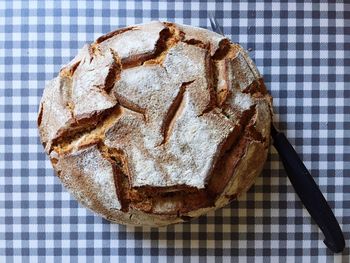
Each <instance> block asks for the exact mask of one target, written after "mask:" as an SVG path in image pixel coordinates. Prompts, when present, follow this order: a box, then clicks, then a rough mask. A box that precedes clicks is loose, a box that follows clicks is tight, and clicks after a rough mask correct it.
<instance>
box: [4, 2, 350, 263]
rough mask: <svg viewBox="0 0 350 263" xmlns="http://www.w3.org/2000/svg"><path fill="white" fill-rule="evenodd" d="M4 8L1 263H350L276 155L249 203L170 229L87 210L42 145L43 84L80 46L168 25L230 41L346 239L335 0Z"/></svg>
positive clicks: (347, 11)
mask: <svg viewBox="0 0 350 263" xmlns="http://www.w3.org/2000/svg"><path fill="white" fill-rule="evenodd" d="M303 2H304V1H288V3H287V1H281V2H277V1H276V2H275V1H274V3H271V2H268V1H266V2H262V1H256V2H253V1H249V2H248V1H216V2H214V1H208V2H204V1H153V0H151V1H136V0H134V1H24V0H23V1H0V21H1V22H0V76H1V77H0V123H1V126H0V131H1V133H0V135H1V136H0V171H1V174H0V256H1V257H0V262H20V261H23V262H60V261H66V262H68V261H71V262H110V261H112V260H113V262H133V261H135V262H165V261H167V262H349V260H350V257H349V254H350V250H349V247H347V248H346V249H345V251H344V252H343V253H342V254H339V255H336V256H334V255H333V254H332V253H331V252H330V251H329V250H327V249H326V247H325V246H324V244H323V243H322V239H323V234H322V233H321V232H320V231H319V230H318V227H317V226H316V225H315V224H314V222H313V221H312V220H311V219H310V217H309V215H308V213H307V211H306V210H305V209H304V208H303V206H302V204H301V202H300V201H299V199H298V197H297V196H296V195H295V192H294V190H293V188H292V186H291V184H290V182H289V180H288V179H287V176H286V173H285V172H284V170H283V166H282V164H281V162H280V161H279V158H278V155H277V153H276V151H275V149H274V148H271V152H270V154H269V158H268V161H267V163H266V165H265V168H264V171H263V173H262V174H261V176H260V177H259V178H258V180H257V181H256V184H255V185H254V187H253V188H251V189H250V190H249V192H248V193H247V194H245V195H243V196H242V197H241V198H240V200H239V201H237V202H233V203H232V204H231V205H230V206H228V207H226V208H224V209H220V210H218V211H216V212H212V213H209V214H208V215H207V216H202V217H200V218H199V219H196V220H194V221H192V222H189V223H185V224H180V225H175V226H170V227H167V228H159V229H156V228H141V227H126V226H121V225H116V224H110V223H109V222H107V221H105V220H103V219H101V218H100V217H98V216H95V215H94V214H93V213H91V212H90V211H88V210H87V209H85V208H84V207H82V206H80V205H79V204H78V203H77V202H76V201H75V199H74V198H73V197H72V196H71V195H70V194H69V193H68V192H67V191H66V190H65V189H64V188H63V186H62V185H61V184H60V182H59V180H58V179H57V178H56V177H55V176H54V172H53V170H52V168H51V164H50V163H49V161H48V158H47V157H46V155H45V154H44V153H43V148H42V146H41V144H40V141H39V139H38V131H37V126H36V118H37V111H38V103H39V100H40V97H41V95H42V92H43V88H44V85H45V82H46V81H48V80H50V79H52V78H53V77H54V76H55V75H56V74H57V72H58V71H59V69H60V67H61V65H62V64H65V63H67V62H68V61H69V60H70V59H71V58H72V57H73V56H74V55H75V54H76V53H77V51H78V50H79V49H80V48H81V47H82V46H83V44H84V43H86V42H92V41H93V40H94V39H95V38H97V37H98V36H100V35H101V34H103V33H106V32H109V31H111V30H114V29H116V28H118V27H122V26H125V25H130V24H135V23H141V22H147V21H150V20H158V19H160V20H169V21H175V22H178V23H185V24H190V25H193V26H200V27H204V28H209V26H210V25H209V20H208V19H207V16H208V11H213V12H214V13H215V15H216V17H218V20H219V22H220V23H221V24H223V25H224V32H225V34H227V36H228V37H230V38H231V39H232V40H233V41H236V42H239V43H240V44H241V45H242V46H243V47H244V48H246V49H248V50H249V53H250V55H251V57H252V58H253V59H254V60H255V62H256V64H257V66H258V68H259V70H260V71H261V73H262V74H263V75H264V77H265V81H266V84H267V86H268V88H269V90H270V92H271V94H272V95H273V97H274V106H275V113H276V114H275V121H276V123H277V126H278V127H279V128H280V129H281V130H282V131H284V132H285V133H286V134H287V136H288V138H289V139H290V141H291V142H292V144H293V145H294V146H295V149H296V150H297V152H299V154H300V156H301V158H302V159H303V160H304V162H305V165H306V166H307V167H308V168H309V169H310V171H311V173H312V175H313V176H314V178H315V181H316V182H317V183H318V184H319V186H320V188H321V190H322V192H323V193H324V195H325V196H326V199H327V200H328V201H329V204H330V206H331V207H332V209H333V211H334V213H335V215H336V217H337V218H338V220H339V222H340V225H341V227H342V229H343V230H344V234H345V239H346V242H347V246H349V240H350V4H349V3H347V4H345V3H342V2H340V1H337V3H335V1H327V2H328V3H325V2H326V1H322V2H321V3H309V2H308V3H303Z"/></svg>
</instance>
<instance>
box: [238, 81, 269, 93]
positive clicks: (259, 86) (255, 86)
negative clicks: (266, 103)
mask: <svg viewBox="0 0 350 263" xmlns="http://www.w3.org/2000/svg"><path fill="white" fill-rule="evenodd" d="M242 92H243V93H246V94H250V95H252V96H253V97H254V98H261V97H264V96H266V95H267V94H268V93H267V89H266V86H265V83H264V80H263V79H262V78H258V79H257V80H254V81H253V82H252V83H251V84H250V85H249V86H247V87H246V88H245V89H244V90H243V91H242Z"/></svg>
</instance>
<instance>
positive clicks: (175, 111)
mask: <svg viewBox="0 0 350 263" xmlns="http://www.w3.org/2000/svg"><path fill="white" fill-rule="evenodd" d="M194 81H195V80H191V81H188V82H183V83H182V84H181V87H180V89H179V92H178V94H177V95H176V97H175V99H174V100H173V102H172V104H171V105H170V107H169V109H168V112H167V113H166V116H165V119H164V122H163V124H162V126H161V131H162V134H163V141H162V142H161V143H160V145H159V146H161V145H163V144H165V143H167V142H168V140H169V137H170V135H171V131H172V129H173V127H174V124H175V121H176V119H177V118H178V117H179V116H180V114H181V113H182V110H183V107H184V103H185V101H184V94H185V91H186V89H187V87H188V86H189V85H190V84H192V83H193V82H194Z"/></svg>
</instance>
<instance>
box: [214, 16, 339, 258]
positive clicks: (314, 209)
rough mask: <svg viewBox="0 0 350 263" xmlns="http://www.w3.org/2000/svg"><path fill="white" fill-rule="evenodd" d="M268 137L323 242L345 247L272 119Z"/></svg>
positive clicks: (314, 187) (217, 27)
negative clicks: (323, 237) (321, 234)
mask: <svg viewBox="0 0 350 263" xmlns="http://www.w3.org/2000/svg"><path fill="white" fill-rule="evenodd" d="M209 20H210V25H211V28H212V30H213V31H214V32H216V33H218V34H220V35H223V36H224V33H223V31H222V29H221V26H220V24H219V23H218V21H217V20H216V18H215V17H214V15H213V14H212V13H209ZM271 136H272V139H273V145H274V146H275V148H276V150H277V152H278V154H279V156H280V159H281V161H282V163H283V166H284V168H285V170H286V172H287V175H288V177H289V180H290V182H291V183H292V185H293V187H294V189H295V192H296V193H297V194H298V196H299V198H300V200H301V202H302V203H303V205H304V206H305V208H306V209H307V211H308V212H309V213H310V215H311V217H312V218H313V219H314V220H315V222H316V224H317V225H318V226H319V228H320V229H321V231H322V232H323V234H324V236H325V239H324V241H323V243H325V245H326V246H327V247H328V248H329V249H330V250H331V251H333V252H334V253H339V252H342V251H343V250H344V247H345V240H344V235H343V232H342V230H341V229H340V226H339V223H338V221H337V219H336V218H335V216H334V214H333V212H332V209H331V208H330V207H329V205H328V203H327V201H326V199H325V198H324V196H323V195H322V193H321V191H320V189H319V188H318V186H317V184H316V183H315V181H314V179H313V178H312V176H311V174H310V173H309V171H308V170H307V168H306V167H305V165H304V163H303V162H302V161H301V159H300V158H299V156H298V154H297V152H296V151H295V150H294V148H293V146H292V145H291V143H290V142H289V141H288V139H287V137H286V136H285V135H284V133H282V132H280V131H278V130H277V129H276V127H275V126H274V124H273V122H271Z"/></svg>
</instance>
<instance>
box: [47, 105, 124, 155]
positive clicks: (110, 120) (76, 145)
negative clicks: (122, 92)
mask: <svg viewBox="0 0 350 263" xmlns="http://www.w3.org/2000/svg"><path fill="white" fill-rule="evenodd" d="M122 114H123V110H122V108H121V107H120V105H118V104H117V105H116V106H114V107H112V108H110V109H107V110H105V111H103V112H102V113H100V114H99V115H95V116H92V117H90V118H87V119H85V120H84V122H85V123H87V125H83V126H82V129H78V130H76V131H74V132H71V133H69V132H66V133H63V134H61V136H59V137H58V138H56V139H54V140H53V141H52V143H51V149H50V152H51V151H52V150H54V151H55V152H57V153H58V154H66V153H70V152H72V151H76V150H79V149H81V148H82V147H86V146H89V145H92V144H96V143H97V142H98V141H100V140H101V139H103V138H104V133H105V131H106V130H108V129H109V128H110V127H111V126H112V125H113V124H114V123H115V122H117V121H118V119H119V118H120V117H121V116H122ZM80 121H81V120H80Z"/></svg>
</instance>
